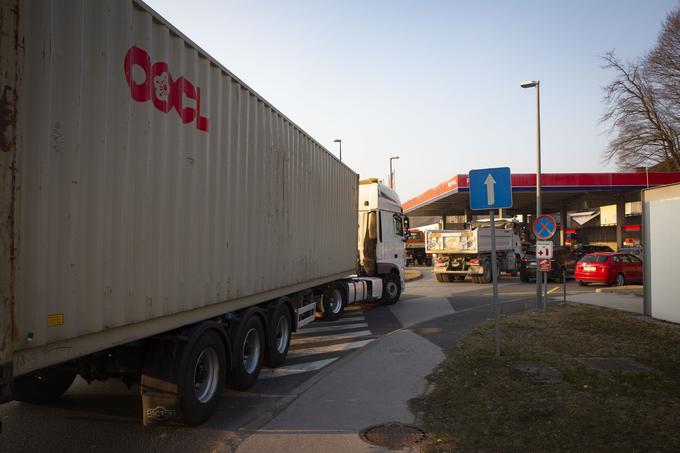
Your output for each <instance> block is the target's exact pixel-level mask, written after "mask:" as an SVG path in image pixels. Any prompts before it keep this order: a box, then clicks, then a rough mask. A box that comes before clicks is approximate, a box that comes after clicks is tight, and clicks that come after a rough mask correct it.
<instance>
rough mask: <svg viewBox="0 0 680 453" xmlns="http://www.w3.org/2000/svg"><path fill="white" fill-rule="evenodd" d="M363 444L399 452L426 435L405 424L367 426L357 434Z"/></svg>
mask: <svg viewBox="0 0 680 453" xmlns="http://www.w3.org/2000/svg"><path fill="white" fill-rule="evenodd" d="M359 437H360V438H361V440H363V441H364V442H368V443H369V444H372V445H376V446H378V447H387V448H389V449H390V450H400V449H402V448H404V447H408V446H410V445H415V444H417V443H419V442H422V441H424V440H425V438H426V437H427V435H426V434H425V433H424V432H423V430H422V429H420V428H417V427H415V426H413V425H407V424H405V423H398V422H391V423H384V424H382V425H375V426H369V427H368V428H366V429H364V430H363V431H361V433H359Z"/></svg>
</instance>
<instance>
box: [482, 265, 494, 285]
mask: <svg viewBox="0 0 680 453" xmlns="http://www.w3.org/2000/svg"><path fill="white" fill-rule="evenodd" d="M483 267H484V273H483V274H482V275H481V276H480V277H481V278H480V280H481V281H480V283H491V282H492V281H493V274H492V273H491V272H492V270H491V263H490V262H488V261H485V262H484V265H483Z"/></svg>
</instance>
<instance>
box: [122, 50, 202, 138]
mask: <svg viewBox="0 0 680 453" xmlns="http://www.w3.org/2000/svg"><path fill="white" fill-rule="evenodd" d="M134 66H138V67H139V68H141V69H142V70H143V71H144V80H143V81H141V82H140V83H137V82H136V81H135V80H134V79H133V78H132V68H133V67H134ZM124 69H125V78H126V79H127V82H128V85H129V87H130V95H131V96H132V99H134V100H135V101H137V102H146V101H148V100H151V102H152V103H153V105H154V106H155V107H156V108H157V109H158V110H160V111H161V112H163V113H167V112H169V111H170V110H172V109H175V111H176V112H177V114H178V115H179V117H180V118H182V122H183V123H191V122H194V121H195V122H196V129H198V130H199V131H205V132H207V131H208V118H206V117H205V116H201V89H200V88H199V87H195V86H194V84H192V83H191V82H190V81H188V80H187V79H185V78H184V77H179V78H178V79H173V78H172V75H171V74H170V70H169V69H168V64H167V63H165V62H164V61H157V62H156V63H153V64H151V57H149V54H148V53H146V51H145V50H143V49H140V48H139V47H136V46H132V47H130V49H129V50H128V51H127V54H126V55H125V64H124ZM187 100H193V101H195V102H194V105H195V107H191V106H187V105H185V103H186V102H187Z"/></svg>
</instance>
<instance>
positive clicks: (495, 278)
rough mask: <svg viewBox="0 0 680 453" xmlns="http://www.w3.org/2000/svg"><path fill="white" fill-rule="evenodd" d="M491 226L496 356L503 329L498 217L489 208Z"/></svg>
mask: <svg viewBox="0 0 680 453" xmlns="http://www.w3.org/2000/svg"><path fill="white" fill-rule="evenodd" d="M489 226H490V227H491V280H492V281H493V310H494V319H495V326H494V331H495V337H496V357H500V356H501V329H500V325H499V324H500V318H501V310H500V308H501V307H500V305H499V304H498V269H497V268H498V264H497V263H496V219H495V218H494V210H493V209H491V210H489Z"/></svg>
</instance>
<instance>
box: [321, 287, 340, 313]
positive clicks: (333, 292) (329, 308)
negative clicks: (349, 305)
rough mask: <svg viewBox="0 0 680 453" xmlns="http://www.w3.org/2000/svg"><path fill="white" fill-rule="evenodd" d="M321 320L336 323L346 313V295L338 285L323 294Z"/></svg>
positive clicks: (328, 288)
mask: <svg viewBox="0 0 680 453" xmlns="http://www.w3.org/2000/svg"><path fill="white" fill-rule="evenodd" d="M321 305H322V308H323V311H322V315H321V319H323V320H324V321H335V320H336V319H338V318H339V317H340V316H342V313H343V312H344V311H345V293H344V292H343V291H342V289H341V288H340V287H339V286H337V285H329V286H328V287H327V288H326V289H324V290H323V294H321Z"/></svg>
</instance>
